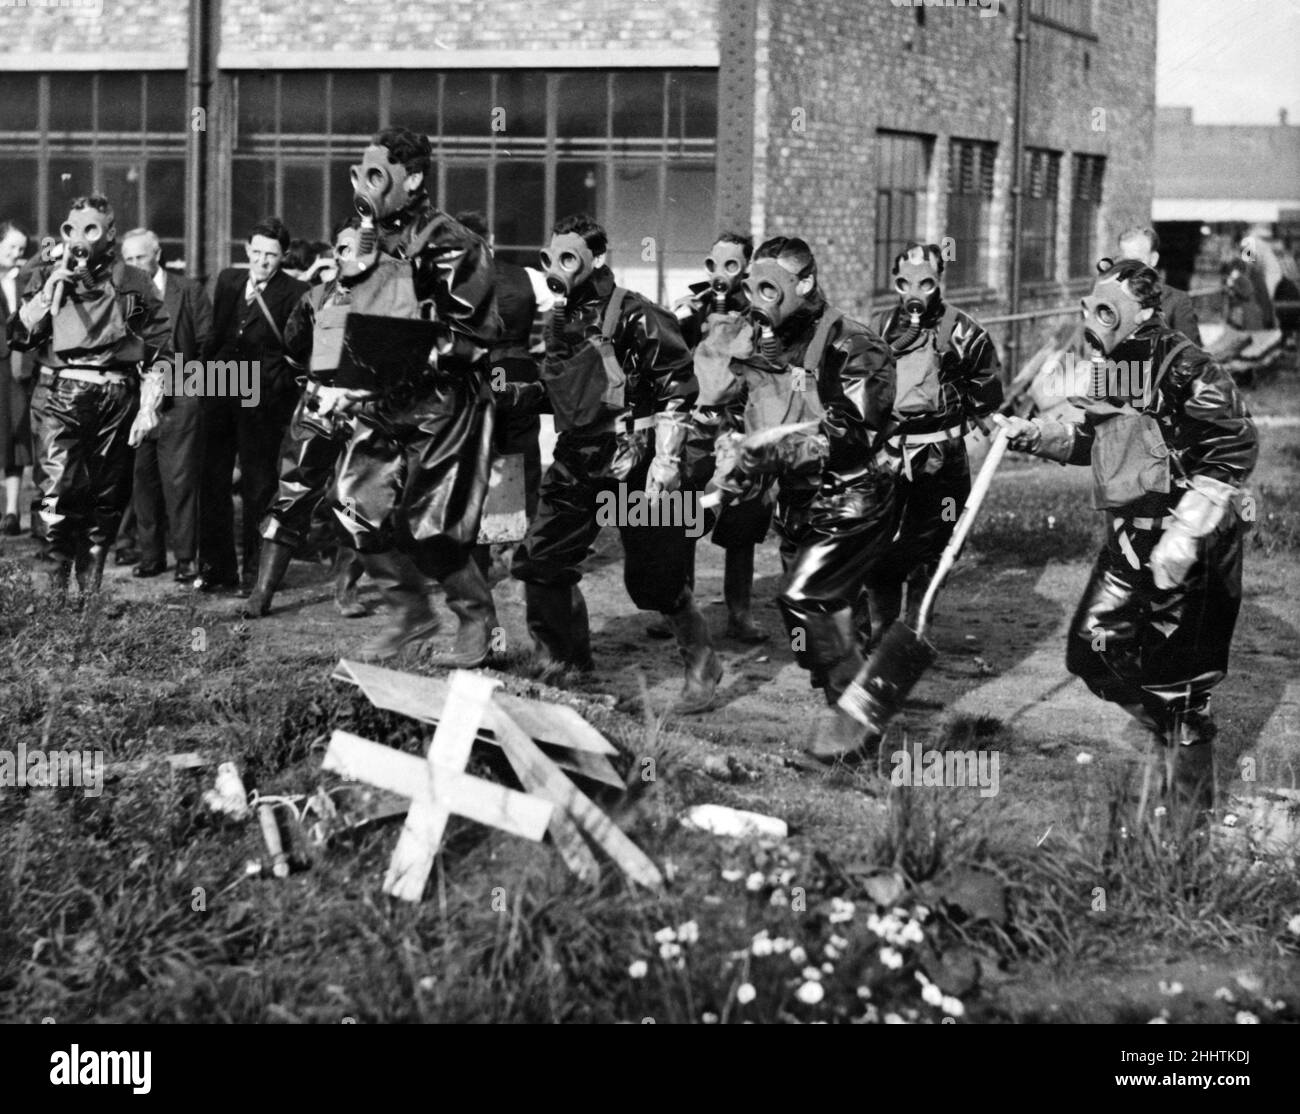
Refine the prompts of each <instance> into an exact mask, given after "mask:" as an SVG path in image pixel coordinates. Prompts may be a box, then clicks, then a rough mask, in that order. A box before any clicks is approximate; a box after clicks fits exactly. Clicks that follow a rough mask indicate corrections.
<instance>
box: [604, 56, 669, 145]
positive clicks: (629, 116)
mask: <svg viewBox="0 0 1300 1114" xmlns="http://www.w3.org/2000/svg"><path fill="white" fill-rule="evenodd" d="M663 118H664V77H663V74H661V73H658V72H656V71H654V70H651V71H649V72H644V71H637V70H627V71H620V72H618V73H615V74H614V135H615V136H617V137H619V138H627V139H633V138H638V139H639V138H654V139H658V138H659V137H660V136H662V135H663V134H664V123H663Z"/></svg>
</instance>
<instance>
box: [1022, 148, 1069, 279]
mask: <svg viewBox="0 0 1300 1114" xmlns="http://www.w3.org/2000/svg"><path fill="white" fill-rule="evenodd" d="M1060 172H1061V156H1060V155H1059V154H1057V153H1056V152H1055V151H1040V150H1035V149H1034V148H1026V149H1025V184H1024V195H1023V196H1024V203H1023V208H1022V211H1021V221H1020V281H1021V282H1050V281H1051V280H1052V279H1054V278H1055V277H1056V201H1057V184H1058V180H1059V177H1060Z"/></svg>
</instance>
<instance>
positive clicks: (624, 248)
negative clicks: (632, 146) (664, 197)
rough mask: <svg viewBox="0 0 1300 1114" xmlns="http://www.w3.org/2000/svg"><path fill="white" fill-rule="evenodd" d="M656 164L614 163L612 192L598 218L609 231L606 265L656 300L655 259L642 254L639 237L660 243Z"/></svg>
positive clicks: (657, 281)
mask: <svg viewBox="0 0 1300 1114" xmlns="http://www.w3.org/2000/svg"><path fill="white" fill-rule="evenodd" d="M659 216H660V214H659V167H658V165H657V164H655V163H641V162H635V163H621V164H620V163H616V164H615V166H614V187H613V196H612V197H611V198H610V204H609V206H608V212H607V213H606V214H605V215H604V220H602V221H601V223H602V224H604V226H605V231H606V232H607V233H609V265H610V267H611V268H612V269H613V271H614V274H615V275H616V276H617V277H618V280H619V282H620V283H621V284H622V285H624V286H626V287H628V288H629V289H631V290H636V291H638V292H640V293H642V294H644V295H646V297H648V298H652V299H655V300H658V297H659V266H658V262H657V261H654V262H651V261H647V260H643V259H642V258H641V256H642V247H643V244H642V241H643V240H644V239H645V238H646V237H647V236H652V237H654V239H655V242H656V244H662V243H663V234H662V228H661V222H660V219H659Z"/></svg>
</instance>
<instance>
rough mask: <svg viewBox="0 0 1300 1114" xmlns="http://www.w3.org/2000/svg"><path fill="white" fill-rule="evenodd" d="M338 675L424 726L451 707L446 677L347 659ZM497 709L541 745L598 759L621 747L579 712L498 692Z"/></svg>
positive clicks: (380, 704) (372, 699)
mask: <svg viewBox="0 0 1300 1114" xmlns="http://www.w3.org/2000/svg"><path fill="white" fill-rule="evenodd" d="M333 676H334V678H335V679H336V680H339V681H345V682H347V683H348V684H353V685H356V686H357V687H358V688H360V689H361V691H362V692H363V693H365V695H366V698H367V699H368V700H369V701H370V702H371V703H372V704H373V705H374V706H375V707H376V708H383V709H384V710H385V711H389V712H397V713H399V714H401V715H404V716H410V717H411V718H412V719H415V720H419V721H420V722H421V723H434V724H436V723H437V722H438V719H439V717H440V716H441V715H442V709H443V707H444V706H445V705H446V703H447V691H448V683H447V682H446V681H444V680H443V679H442V678H440V677H419V676H416V675H415V674H412V673H403V672H401V671H400V670H396V669H385V668H384V667H383V666H379V665H367V664H365V663H362V662H356V661H349V660H348V659H346V658H344V659H342V660H340V661H339V663H338V665H337V666H335V667H334V673H333ZM493 704H494V705H496V706H499V707H502V708H504V709H505V710H506V711H507V712H509V713H510V716H511V718H512V719H514V721H515V722H516V723H517V724H518V725H519V726H520V727H522V728H523V729H524V730H525V731H527V732H528V733H529V734H530V735H532V736H533V737H534V738H536V739H538V740H540V741H541V742H545V743H549V744H551V745H552V746H556V747H563V748H565V749H567V750H581V751H588V752H590V753H592V754H604V755H614V754H617V753H618V748H617V747H615V746H614V745H613V744H612V743H611V742H610V741H609V740H608V739H606V738H605V736H604V735H602V734H601V733H600V732H599V731H597V730H596V728H594V727H592V726H591V724H589V723H588V722H587V721H586V720H585V719H583V718H582V716H581V714H579V712H578V711H577V709H575V708H570V707H567V706H566V705H563V704H547V703H544V702H542V701H538V700H527V699H525V698H523V697H521V696H512V695H511V694H509V693H506V692H500V691H498V692H497V693H496V695H495V697H494V699H493ZM489 718H490V717H489ZM490 730H491V729H490V727H488V726H486V725H484V730H483V731H481V732H480V734H479V738H480V739H481V740H482V741H483V742H489V743H494V742H496V740H495V739H494V738H492V737H491V735H490V734H488V732H489V731H490Z"/></svg>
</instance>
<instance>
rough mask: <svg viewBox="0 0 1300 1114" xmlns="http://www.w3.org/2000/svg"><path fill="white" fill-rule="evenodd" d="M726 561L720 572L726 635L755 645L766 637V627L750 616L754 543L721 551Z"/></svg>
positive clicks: (765, 639)
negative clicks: (762, 626)
mask: <svg viewBox="0 0 1300 1114" xmlns="http://www.w3.org/2000/svg"><path fill="white" fill-rule="evenodd" d="M722 552H723V553H724V554H725V555H726V564H725V565H724V567H723V574H722V597H723V599H725V600H726V601H727V637H728V638H734V639H735V640H736V641H737V642H744V643H747V644H749V645H751V646H757V645H758V644H759V643H760V642H766V641H767V639H768V634H767V631H765V630H763V629H762V628H761V627H758V626H755V625H754V620H753V619H752V618H751V617H750V614H749V607H750V593H751V591H752V590H753V585H754V547H753V546H752V545H737V546H733V547H731V548H730V549H724V550H723V551H722Z"/></svg>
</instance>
